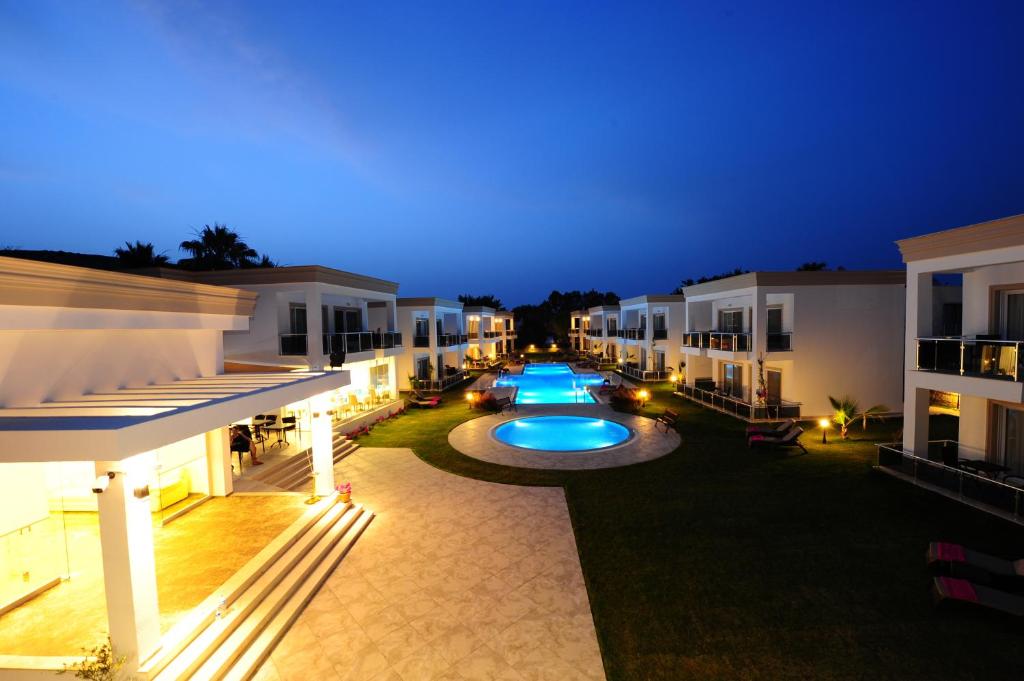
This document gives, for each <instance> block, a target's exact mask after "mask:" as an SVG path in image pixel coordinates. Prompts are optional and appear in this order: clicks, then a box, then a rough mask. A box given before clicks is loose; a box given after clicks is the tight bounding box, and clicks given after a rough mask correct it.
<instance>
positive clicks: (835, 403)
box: [828, 395, 889, 440]
mask: <svg viewBox="0 0 1024 681" xmlns="http://www.w3.org/2000/svg"><path fill="white" fill-rule="evenodd" d="M828 401H829V402H831V403H832V409H833V414H832V421H833V422H834V423H835V424H836V425H837V426H839V434H840V435H842V436H843V439H844V440H845V439H846V435H847V431H848V430H849V429H850V424H852V423H853V422H854V421H856V420H857V419H860V420H861V423H862V424H863V426H864V429H865V430H867V427H868V419H869V418H877V419H882V418H884V416H883V414H886V413H888V412H889V408H888V407H886V406H885V405H884V404H876V405H875V406H873V407H868V408H867V409H865V410H864V411H861V410H860V405H859V404H858V403H857V400H855V399H853V398H852V397H850V396H849V395H843V396H842V397H840V398H838V399H837V398H835V397H832V396H831V395H829V396H828Z"/></svg>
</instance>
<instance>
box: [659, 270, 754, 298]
mask: <svg viewBox="0 0 1024 681" xmlns="http://www.w3.org/2000/svg"><path fill="white" fill-rule="evenodd" d="M749 271H750V270H745V269H742V268H740V267H737V268H735V269H734V270H733V271H732V272H722V273H721V274H711V275H704V276H702V277H700V278H699V279H694V278H693V277H689V278H687V279H683V280H682V281H681V282H679V286H677V287H676V290H675V291H673V292H672V293H676V294H679V293H682V292H683V289H684V288H686V287H687V286H696V285H697V284H706V283H707V282H709V281H718V280H719V279H728V278H729V277H737V276H739V275H741V274H746V273H748V272H749Z"/></svg>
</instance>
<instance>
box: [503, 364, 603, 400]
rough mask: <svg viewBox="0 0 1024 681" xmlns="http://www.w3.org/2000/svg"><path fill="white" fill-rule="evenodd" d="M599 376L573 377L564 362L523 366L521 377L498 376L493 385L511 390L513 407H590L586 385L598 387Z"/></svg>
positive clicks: (578, 375) (571, 371) (574, 374)
mask: <svg viewBox="0 0 1024 681" xmlns="http://www.w3.org/2000/svg"><path fill="white" fill-rule="evenodd" d="M603 382H604V377H603V376H601V375H600V374H577V373H576V372H574V371H573V370H572V368H571V367H570V366H569V365H568V364H565V363H564V362H550V363H545V364H527V365H526V366H525V367H523V373H522V374H520V375H515V376H502V377H501V378H499V379H498V380H497V381H495V383H494V385H495V386H498V387H501V388H510V387H515V388H518V389H519V390H518V391H517V392H516V404H591V403H593V402H594V398H593V397H592V396H591V394H590V391H589V390H587V386H589V385H601V383H603Z"/></svg>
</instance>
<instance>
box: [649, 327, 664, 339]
mask: <svg viewBox="0 0 1024 681" xmlns="http://www.w3.org/2000/svg"><path fill="white" fill-rule="evenodd" d="M666 338H668V329H654V330H652V331H651V339H652V340H665V339H666Z"/></svg>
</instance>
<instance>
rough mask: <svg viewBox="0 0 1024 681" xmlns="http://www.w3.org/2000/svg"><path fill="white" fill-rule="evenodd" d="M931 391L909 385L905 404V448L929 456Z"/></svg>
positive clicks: (919, 454)
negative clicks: (929, 405)
mask: <svg viewBox="0 0 1024 681" xmlns="http://www.w3.org/2000/svg"><path fill="white" fill-rule="evenodd" d="M930 399H931V394H930V391H929V390H927V389H925V388H916V387H913V386H911V385H908V386H907V389H906V395H905V396H904V406H903V449H905V450H907V451H910V452H913V453H914V454H917V455H918V456H920V457H925V458H927V457H928V404H929V401H930Z"/></svg>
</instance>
